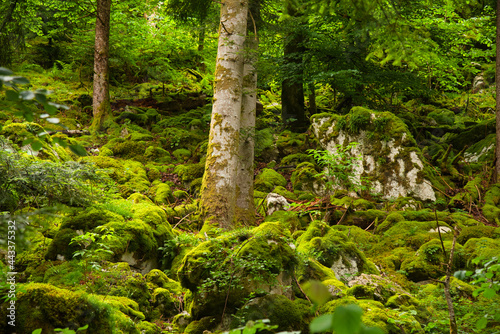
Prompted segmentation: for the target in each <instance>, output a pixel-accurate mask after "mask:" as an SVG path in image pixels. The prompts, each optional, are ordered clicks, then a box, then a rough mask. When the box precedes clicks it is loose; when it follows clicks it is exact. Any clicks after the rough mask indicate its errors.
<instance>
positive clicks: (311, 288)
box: [303, 281, 332, 305]
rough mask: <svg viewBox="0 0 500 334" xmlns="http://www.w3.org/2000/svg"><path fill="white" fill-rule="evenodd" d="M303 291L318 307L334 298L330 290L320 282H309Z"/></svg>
mask: <svg viewBox="0 0 500 334" xmlns="http://www.w3.org/2000/svg"><path fill="white" fill-rule="evenodd" d="M303 289H304V292H305V293H306V294H307V296H308V297H309V298H310V299H311V300H312V301H313V303H314V304H316V305H323V304H325V303H326V302H327V301H329V300H330V298H331V297H332V294H331V293H330V291H329V290H328V288H327V287H326V286H325V285H324V284H323V283H321V282H320V281H308V282H306V283H305V284H304V286H303Z"/></svg>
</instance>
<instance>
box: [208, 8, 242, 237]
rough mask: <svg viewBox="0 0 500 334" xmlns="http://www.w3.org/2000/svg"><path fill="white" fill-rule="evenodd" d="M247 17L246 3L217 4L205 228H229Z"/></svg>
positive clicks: (237, 144) (237, 143) (233, 209)
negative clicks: (218, 13)
mask: <svg viewBox="0 0 500 334" xmlns="http://www.w3.org/2000/svg"><path fill="white" fill-rule="evenodd" d="M247 15H248V1H246V0H226V1H224V3H222V5H221V19H220V27H219V45H218V50H217V63H216V69H215V92H214V103H213V107H212V119H211V123H210V135H209V142H208V149H207V161H206V164H205V174H204V175H203V182H202V186H201V194H200V195H201V198H200V209H201V214H202V216H203V218H204V219H205V226H204V227H205V228H209V227H212V226H218V227H220V228H223V229H229V228H231V227H232V226H233V219H234V213H235V206H236V196H235V194H236V173H237V167H238V153H239V137H240V115H241V100H242V82H243V45H244V42H245V36H246V30H247Z"/></svg>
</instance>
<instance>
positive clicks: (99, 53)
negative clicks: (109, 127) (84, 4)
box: [91, 0, 111, 131]
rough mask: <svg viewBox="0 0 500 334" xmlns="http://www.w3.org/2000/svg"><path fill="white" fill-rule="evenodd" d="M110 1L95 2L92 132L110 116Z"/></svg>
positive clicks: (101, 125)
mask: <svg viewBox="0 0 500 334" xmlns="http://www.w3.org/2000/svg"><path fill="white" fill-rule="evenodd" d="M110 17H111V0H97V18H96V24H95V49H94V94H93V102H92V107H93V115H94V120H93V122H92V127H91V129H92V131H101V130H102V128H103V124H104V121H105V120H106V118H107V117H109V115H110V114H111V104H110V98H109V64H108V60H109V26H110Z"/></svg>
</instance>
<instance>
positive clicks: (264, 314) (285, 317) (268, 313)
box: [231, 294, 310, 331]
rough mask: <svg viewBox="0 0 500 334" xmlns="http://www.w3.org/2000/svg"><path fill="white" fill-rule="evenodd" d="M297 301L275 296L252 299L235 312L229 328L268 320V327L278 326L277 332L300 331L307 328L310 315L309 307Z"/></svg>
mask: <svg viewBox="0 0 500 334" xmlns="http://www.w3.org/2000/svg"><path fill="white" fill-rule="evenodd" d="M298 301H299V300H296V302H292V301H291V300H289V299H288V298H286V297H285V296H282V295H275V294H271V295H266V296H263V297H257V298H254V299H252V300H250V301H249V302H247V303H245V305H244V306H243V307H241V308H240V310H238V312H236V314H235V316H234V318H233V321H232V322H231V328H236V327H241V326H244V325H245V324H246V323H247V322H248V321H255V320H260V319H269V320H270V321H271V322H270V325H278V328H277V330H278V331H294V330H295V331H296V330H301V331H302V330H304V329H305V328H306V326H307V324H306V321H305V320H306V319H307V318H308V317H309V315H310V307H308V306H307V305H305V304H302V303H300V302H298Z"/></svg>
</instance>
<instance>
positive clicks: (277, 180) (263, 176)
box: [254, 168, 287, 192]
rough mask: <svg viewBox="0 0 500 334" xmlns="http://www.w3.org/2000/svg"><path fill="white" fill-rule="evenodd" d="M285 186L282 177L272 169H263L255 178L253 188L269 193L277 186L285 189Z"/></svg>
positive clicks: (284, 180)
mask: <svg viewBox="0 0 500 334" xmlns="http://www.w3.org/2000/svg"><path fill="white" fill-rule="evenodd" d="M286 184H287V182H286V179H285V178H284V177H283V175H281V174H280V173H278V172H277V171H275V170H274V169H270V168H264V169H263V170H262V172H261V173H260V174H259V175H257V177H256V178H255V182H254V188H255V190H258V191H263V192H271V191H273V190H274V188H276V187H278V186H282V187H285V186H286Z"/></svg>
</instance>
